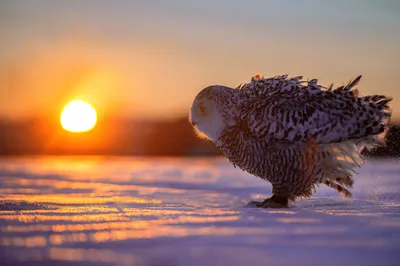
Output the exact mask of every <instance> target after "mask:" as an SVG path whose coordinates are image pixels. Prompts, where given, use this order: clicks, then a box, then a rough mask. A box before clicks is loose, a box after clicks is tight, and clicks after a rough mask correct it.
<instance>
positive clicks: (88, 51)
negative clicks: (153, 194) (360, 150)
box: [0, 0, 400, 156]
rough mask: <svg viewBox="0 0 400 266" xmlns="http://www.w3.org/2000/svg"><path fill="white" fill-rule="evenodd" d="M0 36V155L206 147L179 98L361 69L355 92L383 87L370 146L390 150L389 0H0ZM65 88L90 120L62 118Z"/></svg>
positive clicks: (330, 79)
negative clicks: (380, 132) (381, 126)
mask: <svg viewBox="0 0 400 266" xmlns="http://www.w3.org/2000/svg"><path fill="white" fill-rule="evenodd" d="M0 36H2V37H1V40H2V41H1V42H0V154H1V155H40V154H50V155H51V154H58V155H64V154H65V155H72V154H81V155H82V154H92V155H94V154H95V155H179V156H195V155H217V154H219V151H218V150H217V149H216V148H214V147H213V145H212V144H211V143H210V142H208V141H204V140H199V139H196V137H195V134H194V132H193V130H192V128H191V126H190V124H189V123H188V113H189V108H190V105H191V103H192V101H193V99H194V97H195V96H196V94H197V93H198V92H199V91H200V90H201V89H203V88H204V87H206V86H208V85H211V84H221V85H227V86H231V87H236V86H237V85H239V84H240V83H242V82H247V81H249V80H250V78H251V77H252V76H253V75H254V74H255V73H261V74H263V75H264V76H266V77H270V76H275V75H281V74H289V75H295V76H297V75H303V76H304V77H305V78H306V79H307V78H309V79H312V78H318V79H319V81H320V82H321V83H322V84H324V85H329V84H330V83H334V84H335V85H337V86H340V85H343V84H345V83H347V82H349V81H350V80H351V79H353V78H355V77H356V76H357V75H360V74H362V75H363V79H362V80H361V83H360V86H359V90H360V91H361V92H362V93H363V94H384V95H388V96H392V97H393V98H394V100H393V101H392V104H391V106H392V108H393V118H392V120H391V125H392V128H391V129H390V132H389V135H388V141H389V144H388V146H387V147H386V148H382V149H379V150H377V151H375V152H374V155H396V154H400V136H399V135H400V133H399V132H400V130H399V127H398V126H396V125H397V124H399V123H400V108H398V107H399V105H400V100H399V97H400V88H399V84H398V80H397V78H398V77H399V76H400V64H399V62H400V49H399V47H400V2H399V1H396V0H392V1H390V0H386V1H367V0H365V1H364V0H358V1H357V0H354V1H342V0H341V1H311V0H306V1H261V0H259V1H236V0H229V1H228V0H222V1H211V0H206V1H183V0H182V1H177V0H171V1H157V0H153V1H121V0H120V1H102V0H97V1H74V0H72V1H50V0H47V1H41V0H34V1H33V0H32V1H28V0H25V1H23V0H12V1H11V0H1V1H0ZM73 100H81V101H84V102H86V103H89V104H90V105H91V106H92V107H93V108H94V110H95V111H96V113H97V120H96V122H97V123H96V125H95V126H94V127H93V128H92V129H90V130H87V131H84V132H80V133H76V132H71V131H73V128H72V129H71V128H65V127H63V126H62V125H61V123H60V116H61V113H62V112H63V110H64V107H65V106H66V105H67V104H68V103H69V102H71V101H73ZM79 116H80V115H78V118H79ZM71 119H72V120H71ZM69 122H71V123H72V124H73V123H74V121H73V118H70V121H69Z"/></svg>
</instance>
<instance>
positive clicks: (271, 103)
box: [190, 75, 391, 207]
mask: <svg viewBox="0 0 400 266" xmlns="http://www.w3.org/2000/svg"><path fill="white" fill-rule="evenodd" d="M360 78H361V76H359V77H357V78H356V79H355V80H353V81H352V82H350V83H349V84H348V85H346V86H341V87H338V88H336V89H332V86H330V87H328V88H327V87H323V86H321V85H319V84H318V83H317V80H315V79H313V80H310V81H302V77H292V78H288V76H286V75H284V76H277V77H273V78H264V77H261V76H260V75H256V76H254V77H253V78H252V79H251V81H250V82H249V83H245V84H241V85H240V86H239V87H237V88H236V89H233V88H229V87H225V86H218V85H214V86H209V87H207V88H205V89H204V90H202V91H201V92H200V93H199V94H198V95H197V96H196V98H195V100H194V102H193V105H192V108H191V118H190V119H191V122H192V124H193V125H194V126H195V128H196V130H197V132H198V133H199V135H201V136H205V137H206V138H208V139H210V140H211V141H213V142H214V143H215V144H216V145H217V146H219V147H220V148H221V150H222V152H223V153H224V154H225V156H226V157H227V158H228V159H229V160H230V161H231V162H232V163H233V165H234V166H238V167H240V168H241V169H243V170H246V171H247V172H249V173H251V174H253V175H255V176H258V177H260V178H262V179H264V180H267V181H269V182H271V183H272V186H273V196H272V197H271V198H268V199H266V200H264V201H263V202H255V204H256V205H257V206H259V207H285V206H287V205H288V201H289V200H291V201H294V200H295V198H296V197H310V196H311V195H312V193H313V191H314V190H315V185H318V184H320V183H324V184H326V185H328V186H330V187H332V188H334V189H336V190H337V191H338V192H340V193H342V194H343V195H345V196H346V197H351V193H350V191H349V190H348V188H351V187H352V185H353V183H354V181H353V178H352V173H353V172H354V168H355V167H357V166H360V165H361V164H362V162H363V157H362V155H361V151H362V150H363V148H364V147H367V148H372V147H374V146H378V145H383V144H384V137H385V134H386V131H387V123H388V120H389V118H390V115H391V114H390V110H389V106H388V103H389V102H390V100H391V98H390V97H386V96H382V95H373V96H364V97H360V96H359V95H358V90H356V89H354V87H355V86H356V85H357V83H358V82H359V80H360Z"/></svg>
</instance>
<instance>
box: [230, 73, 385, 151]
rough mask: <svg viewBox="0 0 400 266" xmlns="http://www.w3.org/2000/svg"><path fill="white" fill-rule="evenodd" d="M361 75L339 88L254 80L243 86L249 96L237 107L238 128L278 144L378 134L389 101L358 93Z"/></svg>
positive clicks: (335, 140) (383, 123) (337, 139)
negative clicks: (356, 87)
mask: <svg viewBox="0 0 400 266" xmlns="http://www.w3.org/2000/svg"><path fill="white" fill-rule="evenodd" d="M282 77H283V78H282ZM360 78H361V76H359V77H358V78H356V79H355V80H353V81H352V82H350V83H349V84H348V85H346V86H342V87H339V88H336V89H335V90H332V87H330V88H325V87H322V86H320V85H318V84H317V80H311V81H308V82H307V83H305V82H302V81H300V77H296V78H292V79H287V78H286V76H281V77H279V78H278V79H276V78H275V79H267V80H265V79H260V80H259V81H254V80H252V82H253V83H255V84H252V86H247V85H246V86H245V87H243V88H242V90H243V93H244V94H245V95H246V98H245V100H243V101H242V103H241V104H240V105H239V108H238V114H239V115H238V116H239V117H238V119H237V120H238V126H239V127H241V128H243V129H245V130H244V131H243V132H246V133H247V134H249V135H251V136H252V137H254V138H256V139H267V140H269V141H277V142H278V143H301V142H308V141H310V140H313V141H316V142H317V143H320V144H327V143H335V142H341V141H345V140H347V139H352V138H354V139H355V138H362V137H365V136H368V135H371V134H378V133H380V132H383V131H384V127H385V121H386V122H387V119H388V118H389V117H390V113H389V111H388V105H387V103H388V102H389V101H390V100H391V99H390V98H388V97H385V96H381V95H374V96H366V97H358V91H357V90H355V89H353V87H354V86H355V85H357V83H358V82H359V80H360ZM268 80H269V81H268ZM271 80H272V81H271ZM276 80H278V81H276ZM266 81H268V82H266ZM257 83H260V84H257ZM304 83H305V84H304ZM271 84H272V85H271ZM284 145H286V144H284Z"/></svg>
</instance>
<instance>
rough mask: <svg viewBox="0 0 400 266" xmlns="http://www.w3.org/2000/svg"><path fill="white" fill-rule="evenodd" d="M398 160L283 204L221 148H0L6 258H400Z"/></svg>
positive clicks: (1, 247) (75, 261)
mask: <svg viewBox="0 0 400 266" xmlns="http://www.w3.org/2000/svg"><path fill="white" fill-rule="evenodd" d="M399 163H400V160H399V159H386V160H376V159H375V160H371V161H369V162H368V163H367V164H366V165H365V166H364V167H363V168H361V169H359V171H358V174H357V175H356V176H355V178H356V183H355V188H354V189H353V199H351V200H345V199H343V198H341V197H340V196H339V195H338V194H337V193H336V192H335V191H333V190H332V189H330V188H328V187H326V186H321V187H320V188H319V189H318V191H317V194H316V196H315V197H313V198H312V199H310V200H309V199H307V200H301V201H299V202H297V203H296V204H295V205H294V206H291V207H290V208H289V209H279V210H277V209H257V208H252V207H245V206H246V204H247V202H249V201H250V200H252V199H253V200H255V199H263V198H264V197H267V196H269V194H270V193H271V186H270V184H268V183H266V182H265V181H262V180H260V179H258V178H255V177H253V176H250V175H249V174H247V173H244V172H242V171H240V170H238V169H235V168H233V167H232V166H231V165H230V164H229V163H228V162H227V161H225V160H224V159H223V158H198V159H183V158H132V157H24V158H2V159H1V161H0V265H9V264H12V265H70V264H72V265H114V264H116V265H246V264H248V265H251V266H256V265H400V264H399V261H400V164H399ZM27 262H30V263H29V264H26V263H27Z"/></svg>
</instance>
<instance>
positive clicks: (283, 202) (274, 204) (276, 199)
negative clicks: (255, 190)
mask: <svg viewBox="0 0 400 266" xmlns="http://www.w3.org/2000/svg"><path fill="white" fill-rule="evenodd" d="M288 202H289V199H288V197H286V196H279V195H276V194H274V195H272V197H270V198H267V199H265V200H264V201H250V202H249V204H251V205H256V206H257V207H258V208H288V207H289V206H288ZM249 204H248V205H249Z"/></svg>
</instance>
